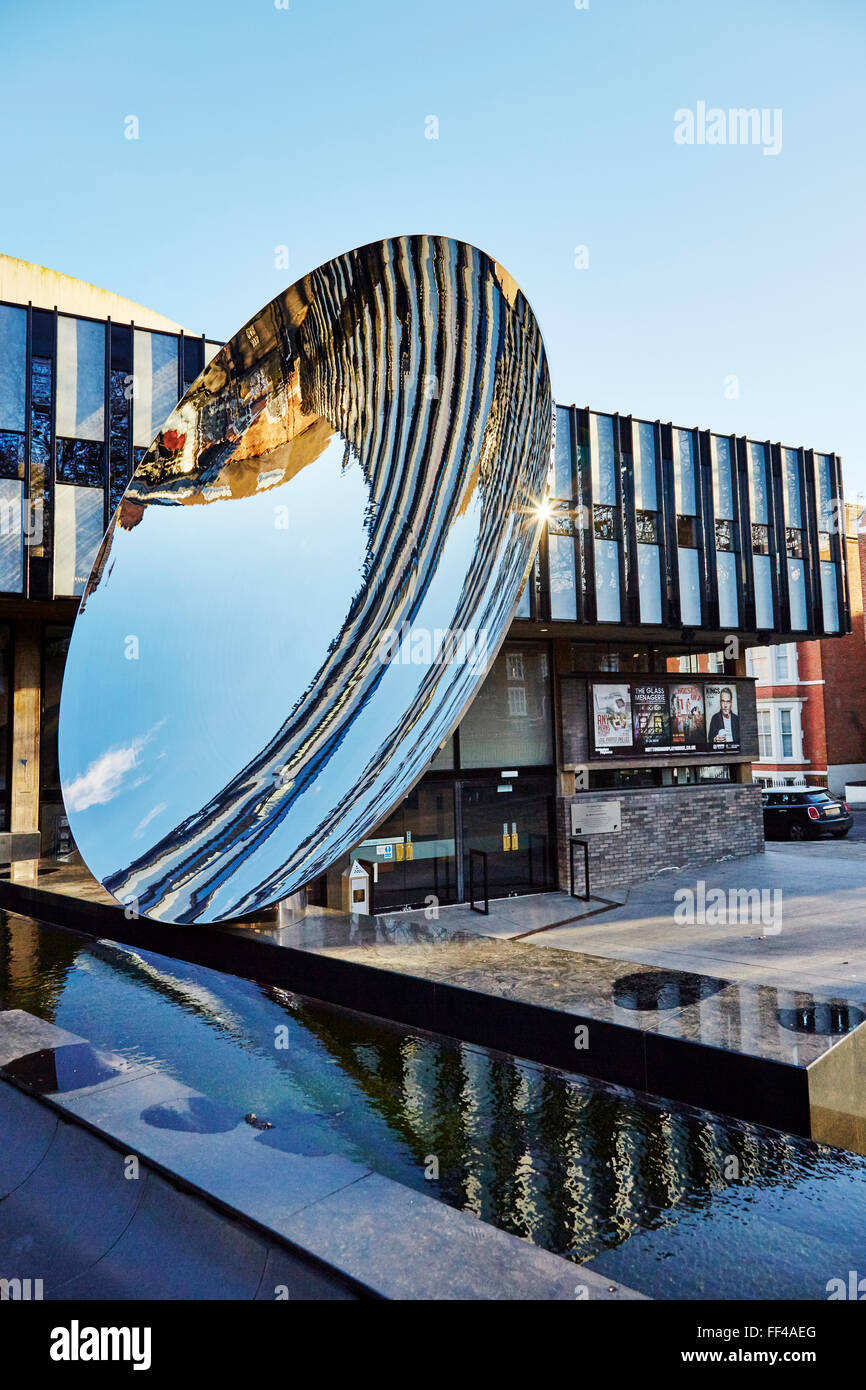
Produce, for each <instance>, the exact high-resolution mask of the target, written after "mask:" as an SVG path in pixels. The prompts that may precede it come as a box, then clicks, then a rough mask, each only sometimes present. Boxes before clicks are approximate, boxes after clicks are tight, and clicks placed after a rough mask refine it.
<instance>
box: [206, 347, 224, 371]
mask: <svg viewBox="0 0 866 1390" xmlns="http://www.w3.org/2000/svg"><path fill="white" fill-rule="evenodd" d="M221 347H222V343H209V342H206V343H205V345H204V363H205V366H207V364H208V362H211V361H212V360H213V359H214V357H216V355H217V353H218V352H219V350H220V348H221Z"/></svg>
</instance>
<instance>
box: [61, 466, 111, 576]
mask: <svg viewBox="0 0 866 1390" xmlns="http://www.w3.org/2000/svg"><path fill="white" fill-rule="evenodd" d="M104 498H105V494H104V492H103V490H102V488H101V487H74V486H72V485H71V484H69V483H58V484H57V486H56V487H55V489H54V527H55V533H54V536H55V539H54V592H55V594H58V595H59V594H63V595H70V596H73V595H76V594H82V593H83V592H84V586H85V584H86V583H87V580H88V577H89V575H90V571H91V569H92V568H93V562H94V560H95V559H96V552H97V550H98V549H99V543H100V541H101V540H102V534H103V530H104V526H103V506H104Z"/></svg>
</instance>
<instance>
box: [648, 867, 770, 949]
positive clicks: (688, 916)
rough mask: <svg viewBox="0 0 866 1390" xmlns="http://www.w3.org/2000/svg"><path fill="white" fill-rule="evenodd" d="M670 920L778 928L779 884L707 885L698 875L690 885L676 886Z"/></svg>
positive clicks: (766, 933)
mask: <svg viewBox="0 0 866 1390" xmlns="http://www.w3.org/2000/svg"><path fill="white" fill-rule="evenodd" d="M674 902H675V903H676V907H675V908H674V921H675V922H676V923H677V925H678V926H681V927H682V926H690V927H693V926H701V927H704V926H706V927H723V926H739V925H744V924H748V925H750V926H761V927H762V928H763V932H762V935H764V936H778V934H779V932H780V931H781V930H782V890H781V888H728V889H725V888H707V885H706V882H705V881H704V879H702V878H699V879H698V881H697V883H696V884H695V886H694V888H677V889H676V891H675V893H674Z"/></svg>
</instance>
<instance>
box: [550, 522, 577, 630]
mask: <svg viewBox="0 0 866 1390" xmlns="http://www.w3.org/2000/svg"><path fill="white" fill-rule="evenodd" d="M553 525H554V524H553V523H552V524H551V527H550V529H549V530H548V537H547V541H548V552H547V553H548V567H549V571H550V616H551V618H558V619H569V618H576V617H577V591H576V589H575V584H574V538H573V536H571V535H570V534H569V533H567V532H566V534H564V535H562V534H559V532H558V531H555V530H554V529H553Z"/></svg>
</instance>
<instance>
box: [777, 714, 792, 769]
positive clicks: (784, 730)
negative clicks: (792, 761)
mask: <svg viewBox="0 0 866 1390" xmlns="http://www.w3.org/2000/svg"><path fill="white" fill-rule="evenodd" d="M779 729H780V731H781V734H782V757H783V758H793V756H794V738H793V735H792V732H791V711H790V710H789V709H780V710H779Z"/></svg>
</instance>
